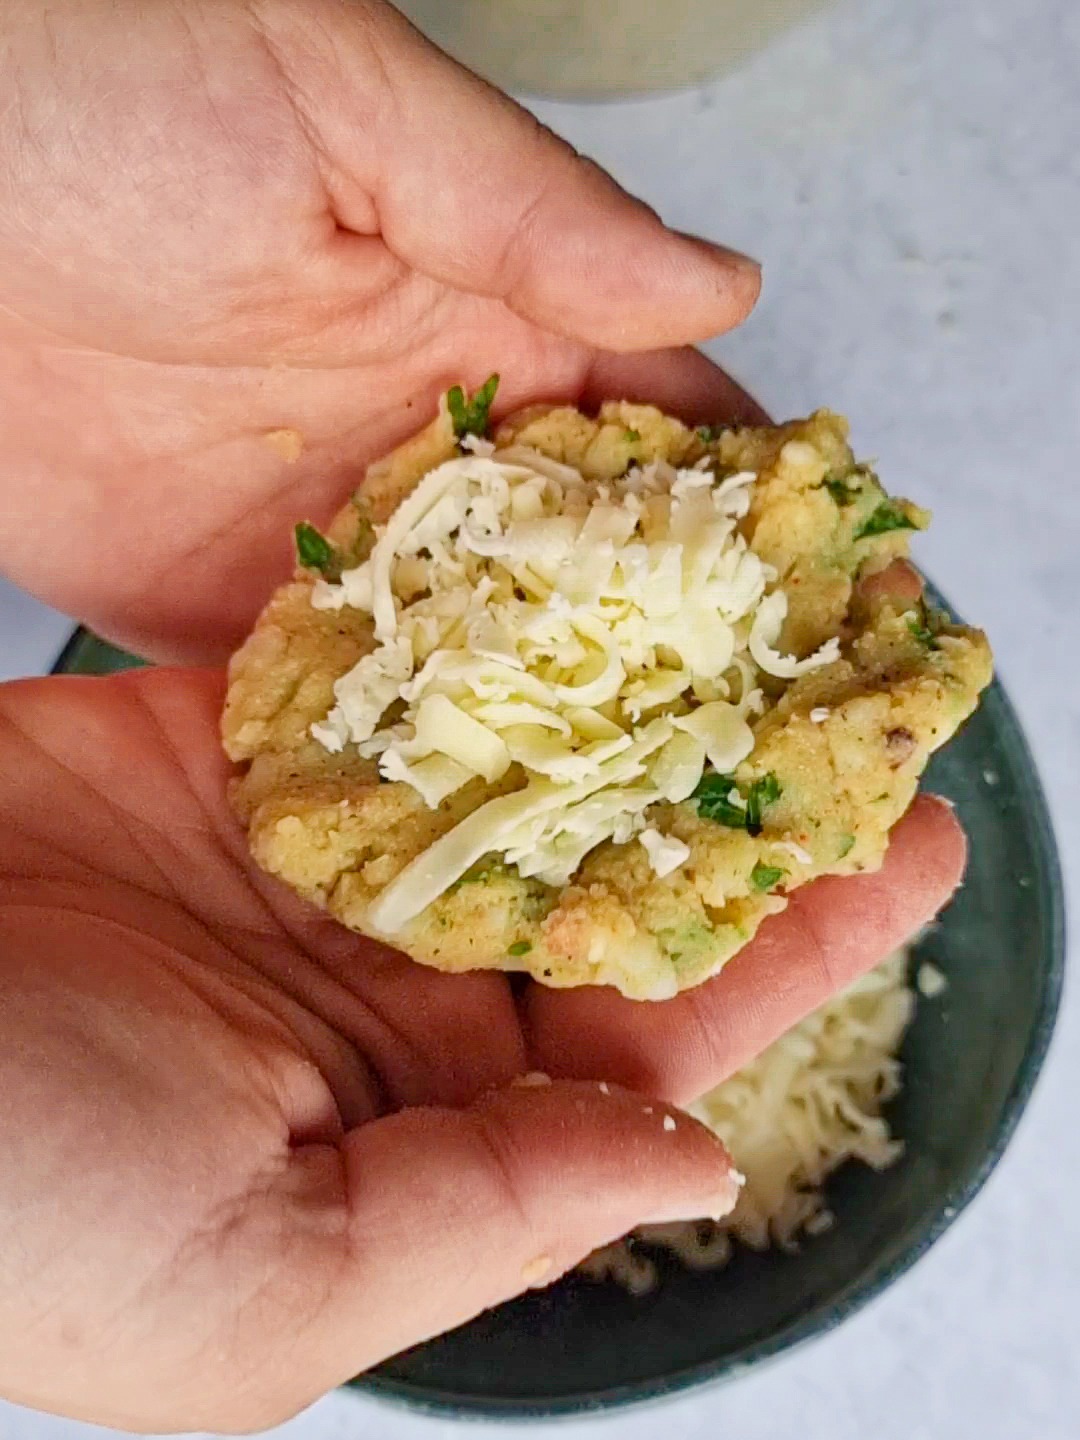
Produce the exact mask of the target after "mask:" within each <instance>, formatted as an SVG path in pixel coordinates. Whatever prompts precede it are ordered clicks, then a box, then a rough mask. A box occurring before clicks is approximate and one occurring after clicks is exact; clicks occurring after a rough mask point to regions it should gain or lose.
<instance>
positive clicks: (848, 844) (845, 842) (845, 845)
mask: <svg viewBox="0 0 1080 1440" xmlns="http://www.w3.org/2000/svg"><path fill="white" fill-rule="evenodd" d="M854 849H855V836H854V835H841V836H840V853H839V854H838V855H837V857H836V858H837V859H838V860H843V858H844V856H845V855H850V854H851V852H852V850H854Z"/></svg>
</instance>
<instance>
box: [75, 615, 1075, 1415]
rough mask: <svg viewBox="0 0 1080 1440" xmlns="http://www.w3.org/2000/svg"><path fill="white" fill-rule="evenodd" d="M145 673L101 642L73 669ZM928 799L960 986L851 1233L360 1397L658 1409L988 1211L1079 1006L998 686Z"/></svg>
mask: <svg viewBox="0 0 1080 1440" xmlns="http://www.w3.org/2000/svg"><path fill="white" fill-rule="evenodd" d="M131 663H133V662H131V661H130V659H129V658H128V657H124V656H122V655H119V654H118V653H117V652H116V651H114V650H111V649H110V648H109V647H108V646H104V645H102V644H101V642H100V641H97V640H95V639H94V638H93V637H92V636H89V635H86V634H85V633H79V634H77V635H76V636H75V637H74V638H73V640H72V642H71V644H70V645H69V646H68V647H67V649H66V650H65V652H64V655H63V656H62V657H61V661H60V662H59V665H58V667H57V668H59V669H63V670H67V671H76V672H81V673H94V672H102V671H108V670H113V669H117V668H121V667H123V666H125V665H129V664H131ZM926 784H927V786H928V788H930V789H932V790H935V791H937V792H938V793H939V794H942V795H945V796H947V797H948V798H949V799H950V800H952V801H953V802H954V803H955V805H956V807H957V811H958V813H959V816H960V819H961V821H962V822H963V825H964V827H965V829H966V830H967V833H968V835H969V836H970V838H971V859H970V864H969V867H968V873H967V879H966V883H965V885H964V887H963V889H962V890H961V891H960V893H959V895H958V896H957V898H956V899H955V901H954V902H953V904H952V905H951V906H950V907H949V909H948V910H947V911H946V912H945V914H944V915H943V916H942V917H941V920H940V923H939V924H938V925H936V926H935V927H934V929H933V930H932V931H931V933H930V934H929V935H928V936H927V937H926V938H925V939H924V941H923V942H922V944H921V950H922V951H923V952H924V953H925V955H926V957H927V958H928V959H932V960H933V963H934V964H935V965H936V966H937V967H938V968H939V969H940V970H942V971H943V972H944V974H945V976H946V977H947V980H948V988H947V990H946V991H945V993H944V994H943V995H942V996H940V997H938V998H936V999H934V1000H933V1001H926V1002H923V1003H922V1004H920V1006H919V1008H918V1012H917V1015H916V1019H915V1021H914V1023H913V1025H912V1027H911V1029H910V1030H909V1032H908V1035H907V1038H906V1040H905V1043H904V1050H903V1059H904V1063H905V1085H904V1089H903V1091H902V1093H901V1094H900V1096H899V1097H898V1099H897V1100H896V1101H895V1102H894V1103H893V1104H892V1105H891V1106H890V1107H889V1119H890V1122H891V1124H892V1126H893V1129H894V1131H895V1132H896V1133H897V1134H898V1135H899V1136H901V1137H902V1138H903V1141H904V1145H905V1149H904V1154H903V1158H902V1159H901V1160H900V1161H899V1162H898V1163H897V1164H896V1165H895V1166H894V1167H893V1168H892V1169H890V1170H887V1171H885V1172H884V1173H882V1174H875V1173H873V1172H872V1171H870V1170H867V1169H865V1168H863V1167H860V1166H857V1165H849V1166H845V1167H844V1168H843V1169H841V1170H839V1171H838V1172H837V1173H836V1175H835V1176H834V1177H833V1179H832V1181H831V1182H830V1184H829V1186H828V1202H829V1206H830V1208H831V1209H832V1210H833V1211H834V1212H835V1214H836V1217H837V1223H836V1225H835V1227H834V1228H833V1229H832V1230H831V1231H829V1232H827V1233H826V1234H824V1235H820V1236H818V1237H816V1238H814V1239H812V1240H807V1241H806V1242H805V1244H804V1245H803V1247H802V1250H801V1251H800V1253H799V1254H797V1255H784V1254H777V1253H770V1254H766V1255H757V1254H751V1253H749V1252H747V1251H739V1252H737V1253H736V1256H735V1258H734V1259H733V1261H732V1263H731V1264H729V1265H728V1266H727V1267H726V1268H725V1269H723V1270H720V1271H712V1272H697V1273H694V1272H691V1271H687V1270H683V1269H681V1268H680V1267H679V1266H678V1265H677V1264H676V1263H674V1262H670V1263H668V1262H663V1261H661V1268H662V1273H663V1283H662V1284H661V1285H660V1286H659V1288H658V1289H657V1290H656V1291H655V1292H654V1293H652V1294H650V1295H646V1296H644V1297H636V1298H635V1297H632V1296H630V1295H627V1294H624V1293H623V1292H622V1291H620V1290H618V1289H617V1288H615V1287H614V1286H611V1285H606V1284H605V1285H596V1284H593V1283H591V1282H588V1281H585V1280H581V1279H578V1278H576V1277H570V1278H568V1279H566V1280H563V1281H561V1282H560V1283H559V1284H557V1285H555V1286H554V1287H552V1288H551V1289H549V1290H544V1291H538V1292H533V1293H530V1294H529V1295H527V1296H525V1297H523V1298H522V1299H519V1300H515V1301H513V1302H511V1303H510V1304H507V1305H503V1306H500V1307H499V1308H498V1309H497V1310H493V1311H491V1312H489V1313H487V1314H485V1315H482V1316H481V1317H480V1318H479V1319H477V1320H474V1321H473V1322H472V1323H471V1324H468V1325H465V1326H463V1327H462V1328H461V1329H459V1330H455V1331H454V1332H453V1333H451V1334H449V1335H445V1336H442V1337H441V1338H440V1339H437V1340H433V1341H430V1342H429V1343H427V1344H425V1345H420V1346H417V1347H416V1348H415V1349H412V1350H409V1351H406V1352H405V1353H404V1354H402V1355H398V1356H396V1357H395V1358H394V1359H393V1360H389V1361H387V1362H386V1364H384V1365H382V1366H380V1367H379V1368H378V1369H377V1370H375V1371H373V1372H372V1373H370V1374H367V1375H365V1376H363V1377H362V1378H361V1379H359V1380H358V1381H356V1384H357V1385H358V1386H359V1387H360V1388H361V1389H363V1390H364V1391H366V1392H368V1393H370V1394H374V1395H377V1396H382V1397H385V1398H388V1399H393V1400H397V1401H401V1402H406V1403H408V1404H410V1405H412V1406H414V1407H421V1408H424V1409H428V1410H435V1411H441V1412H443V1413H452V1414H455V1415H459V1416H465V1415H471V1416H488V1417H491V1416H504V1417H517V1418H526V1417H531V1418H536V1417H540V1416H550V1415H557V1414H565V1413H569V1412H575V1411H586V1410H597V1409H605V1408H608V1407H612V1406H619V1405H623V1404H626V1403H629V1402H636V1401H643V1400H647V1399H655V1398H658V1397H660V1396H663V1395H667V1394H671V1393H673V1392H677V1391H681V1390H685V1389H687V1388H689V1387H691V1386H695V1385H702V1384H705V1383H709V1382H715V1381H718V1380H720V1379H724V1378H731V1377H732V1376H735V1375H738V1374H740V1373H741V1372H743V1371H745V1370H746V1369H747V1368H748V1367H749V1366H751V1365H756V1364H758V1363H760V1362H761V1361H763V1360H766V1359H768V1358H769V1357H770V1356H774V1355H778V1354H780V1353H781V1352H782V1351H784V1350H788V1349H790V1348H791V1347H792V1346H794V1345H798V1344H801V1343H803V1342H804V1341H807V1340H810V1339H812V1338H814V1337H819V1336H822V1335H825V1334H827V1332H828V1331H830V1330H832V1329H833V1328H834V1327H835V1326H836V1325H838V1324H840V1323H841V1322H842V1321H843V1320H845V1319H846V1318H847V1317H848V1316H849V1315H851V1314H853V1313H854V1312H855V1311H856V1310H858V1309H859V1308H860V1307H861V1306H863V1305H865V1304H866V1303H867V1301H869V1300H871V1299H873V1298H874V1297H875V1296H877V1295H880V1294H881V1292H882V1291H883V1290H884V1289H885V1288H886V1287H887V1286H889V1285H891V1284H892V1283H893V1282H894V1281H895V1280H897V1279H898V1278H899V1277H900V1276H901V1275H903V1273H904V1272H905V1271H906V1270H907V1269H909V1267H910V1266H911V1265H913V1264H914V1263H915V1262H916V1261H917V1260H919V1259H920V1258H921V1257H922V1256H923V1255H925V1254H926V1252H927V1250H928V1249H929V1248H930V1246H931V1245H933V1244H934V1242H935V1241H936V1240H937V1239H938V1238H939V1237H940V1236H941V1235H942V1234H943V1232H944V1231H945V1230H946V1229H947V1228H948V1227H949V1225H951V1224H952V1223H953V1221H954V1220H955V1219H956V1217H957V1216H958V1215H959V1214H960V1213H961V1211H962V1210H963V1209H964V1208H965V1207H966V1206H967V1205H968V1204H970V1202H971V1201H972V1200H973V1199H974V1197H975V1196H976V1195H977V1194H978V1192H979V1190H980V1188H981V1187H982V1185H983V1184H984V1182H985V1181H986V1178H987V1176H988V1175H989V1174H990V1172H991V1171H992V1170H993V1168H994V1166H995V1165H996V1164H997V1162H998V1160H999V1159H1000V1158H1001V1155H1002V1153H1003V1151H1004V1149H1005V1147H1006V1145H1007V1144H1008V1142H1009V1139H1010V1137H1011V1135H1012V1133H1013V1130H1014V1129H1015V1127H1016V1124H1017V1121H1018V1120H1019V1118H1020V1116H1021V1114H1022V1112H1023V1110H1024V1107H1025V1105H1026V1104H1027V1101H1028V1099H1029V1097H1030V1095H1031V1091H1032V1087H1033V1085H1034V1083H1035V1079H1036V1076H1037V1075H1038V1072H1039V1068H1040V1066H1041V1064H1042V1061H1043V1058H1044V1056H1045V1054H1046V1049H1047V1046H1048V1044H1049V1041H1050V1035H1051V1031H1052V1028H1053V1024H1054V1017H1055V1013H1056V1010H1057V1006H1058V1000H1059V996H1060V992H1061V983H1062V971H1063V962H1064V923H1063V906H1062V889H1061V878H1060V873H1059V869H1058V862H1057V855H1056V849H1055V844H1054V837H1053V833H1052V831H1051V827H1050V821H1049V817H1048V814H1047V809H1046V804H1045V800H1044V798H1043V794H1042V790H1041V787H1040V785H1039V780H1038V777H1037V775H1036V772H1035V769H1034V765H1033V763H1032V759H1031V755H1030V753H1029V751H1028V747H1027V744H1026V743H1025V740H1024V737H1023V734H1022V732H1021V730H1020V727H1019V725H1018V723H1017V719H1016V715H1015V713H1014V712H1013V709H1012V707H1011V705H1010V704H1009V701H1008V699H1007V697H1006V695H1005V692H1004V691H1003V689H1002V688H1001V686H1000V685H999V684H996V683H995V684H994V685H993V687H992V688H991V689H990V691H989V692H988V694H987V695H986V697H985V699H984V701H983V704H982V706H981V708H980V710H979V711H978V713H977V714H976V715H975V716H974V718H973V719H972V720H971V721H970V722H969V723H968V725H967V726H966V728H965V729H964V730H963V731H962V732H961V734H960V735H959V737H958V738H957V739H956V740H955V741H954V742H953V743H952V744H951V745H950V746H949V747H948V748H947V749H946V750H945V751H944V752H943V753H941V754H940V755H938V756H937V757H935V759H934V761H933V763H932V765H931V767H930V771H929V774H928V777H927V781H926Z"/></svg>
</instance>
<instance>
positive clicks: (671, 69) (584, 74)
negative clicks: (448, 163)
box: [395, 0, 828, 99]
mask: <svg viewBox="0 0 1080 1440" xmlns="http://www.w3.org/2000/svg"><path fill="white" fill-rule="evenodd" d="M395 3H396V4H397V6H398V8H399V9H400V10H402V11H403V12H404V13H405V14H406V15H408V17H409V18H410V19H411V20H412V21H413V22H414V23H415V24H416V25H418V26H419V28H420V29H421V30H423V31H424V33H425V34H426V35H428V36H430V38H431V39H432V40H434V41H435V43H436V45H438V46H439V47H440V48H441V49H443V50H446V51H447V52H448V53H449V54H451V55H453V56H454V57H455V58H456V59H458V60H461V61H462V62H463V63H464V64H466V65H468V66H469V67H470V69H472V70H476V71H477V72H478V73H479V74H481V75H483V76H484V77H485V78H486V79H488V80H491V81H493V82H494V83H495V84H496V85H499V86H500V87H501V88H502V89H504V90H511V91H518V92H524V93H526V94H532V95H548V96H561V97H564V98H567V99H571V98H572V99H587V98H590V97H602V96H618V95H624V96H629V95H643V94H647V93H649V92H652V91H656V90H674V89H679V88H682V87H684V86H687V85H695V84H698V83H700V82H701V81H703V80H707V79H709V78H710V77H711V76H713V75H717V74H720V73H721V72H723V71H725V70H730V69H732V68H734V67H735V66H736V65H738V64H739V63H740V62H741V61H742V60H743V59H744V58H745V57H746V56H747V55H750V54H752V52H753V51H755V50H757V49H759V48H760V47H761V46H762V45H763V44H765V43H766V41H768V40H770V39H772V37H773V36H774V35H776V34H778V33H779V32H780V31H781V30H784V29H786V28H787V27H788V26H789V25H792V24H794V23H796V22H797V21H798V20H801V19H802V18H804V17H805V16H807V15H810V14H812V13H813V12H815V11H817V10H820V9H822V8H823V7H824V6H825V5H826V4H827V3H828V0H395Z"/></svg>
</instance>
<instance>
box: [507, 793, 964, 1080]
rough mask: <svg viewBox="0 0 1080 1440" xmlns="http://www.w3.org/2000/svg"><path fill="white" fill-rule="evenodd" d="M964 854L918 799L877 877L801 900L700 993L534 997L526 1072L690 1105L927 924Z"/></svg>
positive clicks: (815, 887)
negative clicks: (593, 1081)
mask: <svg viewBox="0 0 1080 1440" xmlns="http://www.w3.org/2000/svg"><path fill="white" fill-rule="evenodd" d="M965 854H966V847H965V842H964V835H963V831H962V830H961V829H960V826H959V824H958V823H957V820H956V817H955V816H954V815H953V812H952V809H951V808H950V806H949V805H948V804H946V802H944V801H942V800H938V799H936V798H933V797H931V796H922V797H920V798H919V799H917V800H916V801H915V804H914V805H913V806H912V808H911V810H910V811H909V812H908V814H907V815H906V816H905V817H904V819H903V820H901V821H900V823H899V824H898V825H897V826H896V828H895V830H894V831H893V835H892V840H891V843H890V845H889V849H888V852H887V854H886V857H885V863H884V865H883V866H882V868H881V870H879V871H878V872H877V873H876V874H873V875H858V876H852V877H849V878H844V879H841V878H838V877H829V878H826V879H822V880H818V881H815V883H814V884H812V885H808V886H806V887H805V888H804V889H800V890H797V891H796V892H795V893H794V894H793V895H792V897H791V901H790V903H789V905H788V907H787V909H786V910H785V911H784V912H783V913H782V914H780V915H777V916H774V917H773V918H771V919H769V920H767V921H766V922H765V924H764V925H762V927H761V929H760V931H759V932H758V934H757V936H756V938H755V939H754V940H753V941H752V942H751V943H750V944H749V945H748V946H747V947H746V949H745V950H743V951H742V952H741V953H740V954H739V955H737V956H736V957H735V959H734V960H732V961H731V962H730V964H728V965H727V966H726V967H725V968H724V970H722V971H721V973H720V974H719V975H718V976H716V978H715V979H713V980H709V981H707V982H706V983H705V984H704V985H701V986H699V987H698V988H697V989H694V990H686V991H684V992H683V993H682V994H681V995H678V996H676V997H675V998H674V999H673V1000H667V1001H663V1002H661V1003H658V1004H643V1003H641V1002H637V1001H631V1000H626V999H624V998H623V997H622V996H621V995H618V994H617V993H616V992H615V991H614V990H611V989H609V988H605V987H595V988H582V989H580V990H562V991H559V990H547V989H544V988H543V987H541V986H534V987H532V989H531V990H530V992H529V994H528V997H527V999H526V1021H525V1023H526V1026H527V1039H528V1043H529V1050H530V1055H531V1056H532V1063H534V1064H535V1065H537V1066H539V1067H542V1068H543V1069H544V1070H548V1071H550V1072H551V1074H553V1075H573V1076H582V1077H584V1076H595V1075H604V1076H610V1077H612V1078H613V1079H615V1080H618V1081H619V1082H620V1083H621V1084H623V1085H628V1086H630V1087H632V1088H633V1089H636V1090H642V1091H647V1092H648V1093H649V1094H654V1095H663V1096H665V1097H666V1098H667V1099H670V1100H672V1101H674V1102H675V1103H677V1104H678V1103H681V1104H685V1103H687V1102H688V1101H690V1100H692V1099H694V1098H695V1097H697V1096H698V1095H701V1094H703V1093H704V1092H705V1091H706V1090H709V1089H711V1088H712V1086H714V1085H717V1084H719V1082H720V1081H721V1080H723V1079H725V1078H726V1077H727V1076H728V1075H730V1074H731V1073H732V1072H733V1071H735V1070H737V1069H738V1068H739V1067H740V1066H741V1065H744V1064H745V1063H746V1062H747V1061H748V1060H751V1059H752V1058H753V1057H754V1056H755V1055H759V1054H760V1053H761V1051H762V1050H764V1049H765V1047H766V1046H767V1045H769V1044H771V1043H772V1041H773V1040H775V1039H776V1038H777V1037H778V1036H779V1035H782V1034H783V1033H784V1031H785V1030H787V1029H789V1028H790V1027H791V1026H792V1025H794V1024H795V1023H796V1022H797V1021H799V1020H801V1019H802V1018H803V1017H804V1016H806V1015H808V1014H809V1013H810V1012H811V1011H812V1010H815V1009H817V1007H818V1006H819V1005H822V1004H824V1002H825V1001H826V1000H827V999H828V998H829V997H830V996H831V995H834V994H835V993H836V992H837V991H838V990H840V989H842V988H843V987H844V986H845V985H848V984H850V983H851V981H853V980H855V979H856V978H857V977H858V976H859V975H862V974H863V973H864V972H865V971H867V970H869V969H870V968H871V967H872V966H874V965H876V964H877V963H878V962H879V961H881V960H883V959H884V958H885V956H886V955H888V954H889V953H890V951H892V950H894V949H896V947H897V946H899V945H902V944H903V943H904V941H905V940H907V939H908V937H909V936H910V935H912V934H914V932H915V931H916V930H918V929H919V927H920V926H922V925H925V924H926V923H927V922H928V921H929V920H931V919H933V917H934V916H935V915H936V914H937V912H938V911H939V910H940V909H941V907H942V906H943V905H944V904H945V903H946V902H947V901H948V899H949V897H950V896H951V895H952V893H953V891H954V890H955V889H956V887H957V885H958V884H959V883H960V879H961V876H962V874H963V870H964V860H965Z"/></svg>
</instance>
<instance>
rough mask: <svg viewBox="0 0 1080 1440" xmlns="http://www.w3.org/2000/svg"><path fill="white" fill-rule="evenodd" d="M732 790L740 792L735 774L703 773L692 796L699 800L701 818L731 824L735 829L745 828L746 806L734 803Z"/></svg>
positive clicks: (721, 823) (698, 806)
mask: <svg viewBox="0 0 1080 1440" xmlns="http://www.w3.org/2000/svg"><path fill="white" fill-rule="evenodd" d="M732 791H734V792H735V794H736V795H737V794H738V793H739V790H738V786H737V785H736V784H735V777H734V776H733V775H715V774H714V775H703V776H702V777H701V779H700V780H699V781H698V784H697V789H696V790H695V791H694V794H693V797H692V798H693V799H694V800H696V801H697V808H698V814H699V815H700V816H701V818H702V819H703V820H715V821H716V822H717V823H718V824H720V825H729V826H730V827H731V828H732V829H733V830H742V829H744V828H745V826H746V808H745V806H743V805H735V804H733V803H732V800H731V794H732Z"/></svg>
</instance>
